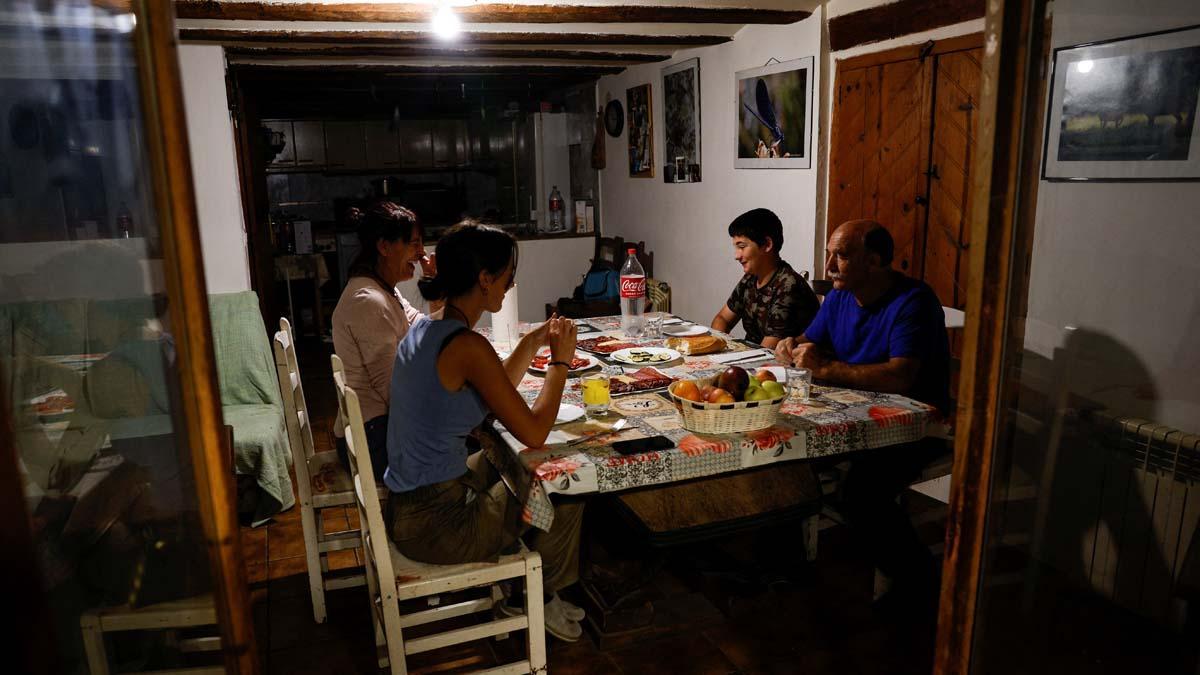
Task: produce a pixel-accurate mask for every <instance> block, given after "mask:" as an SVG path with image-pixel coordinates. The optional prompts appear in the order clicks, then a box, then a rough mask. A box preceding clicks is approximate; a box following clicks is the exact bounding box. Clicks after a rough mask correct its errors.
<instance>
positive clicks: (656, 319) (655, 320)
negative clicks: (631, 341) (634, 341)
mask: <svg viewBox="0 0 1200 675" xmlns="http://www.w3.org/2000/svg"><path fill="white" fill-rule="evenodd" d="M666 318H667V313H666V312H646V329H645V331H646V332H645V335H646V337H652V338H661V337H662V336H663V332H662V329H663V321H664V320H665V319H666Z"/></svg>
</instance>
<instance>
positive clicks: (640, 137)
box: [625, 84, 654, 178]
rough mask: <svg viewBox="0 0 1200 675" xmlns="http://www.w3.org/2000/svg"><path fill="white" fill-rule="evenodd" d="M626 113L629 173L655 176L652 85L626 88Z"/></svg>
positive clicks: (645, 176) (647, 176)
mask: <svg viewBox="0 0 1200 675" xmlns="http://www.w3.org/2000/svg"><path fill="white" fill-rule="evenodd" d="M625 114H626V116H627V118H628V120H627V124H628V125H629V175H630V176H631V177H634V178H653V177H654V126H653V119H654V115H653V111H652V110H651V106H650V85H649V84H642V85H638V86H636V87H632V88H630V89H626V90H625Z"/></svg>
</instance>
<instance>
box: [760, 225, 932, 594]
mask: <svg viewBox="0 0 1200 675" xmlns="http://www.w3.org/2000/svg"><path fill="white" fill-rule="evenodd" d="M894 248H895V244H894V243H893V241H892V236H891V235H890V234H889V233H888V231H887V230H886V229H885V228H884V227H883V226H882V225H880V224H879V223H876V222H874V221H870V220H853V221H850V222H847V223H843V224H842V225H841V226H840V227H838V228H837V230H835V231H834V233H833V235H832V236H831V237H830V238H829V246H828V247H827V249H826V261H825V270H826V274H827V276H828V277H829V278H830V279H831V280H832V281H833V290H832V291H831V292H830V293H829V294H828V295H827V296H826V297H825V302H824V303H823V304H822V305H821V309H820V310H819V311H818V312H817V315H816V317H814V318H813V320H812V323H811V324H809V326H808V328H807V329H806V330H805V331H804V333H803V334H801V335H800V336H798V337H794V338H787V339H785V340H782V341H780V343H779V344H778V345H777V346H776V356H777V357H778V358H779V360H781V361H782V362H784V363H795V364H796V365H797V366H800V367H802V368H808V369H809V370H810V371H812V374H813V377H814V378H815V379H817V380H823V381H825V382H827V383H830V384H835V385H838V386H842V387H849V388H851V389H861V390H866V391H879V392H887V393H895V394H902V395H904V396H908V397H909V398H913V399H916V400H918V401H922V402H924V403H928V404H930V405H932V406H935V407H936V408H937V409H938V410H939V411H940V412H942V413H943V414H947V413H949V407H950V343H949V339H948V337H947V335H946V319H945V314H944V312H943V311H942V304H941V302H939V301H938V298H937V295H935V294H934V292H933V289H931V288H930V287H929V286H928V285H926V284H925V283H924V282H922V281H919V280H917V279H913V278H911V277H908V276H906V275H904V274H901V273H900V272H897V271H895V270H893V269H892V267H891V264H892V255H893V252H894ZM943 448H944V445H942V444H941V443H940V442H936V441H933V440H932V439H926V440H925V441H918V442H917V443H912V444H909V445H906V446H893V447H889V448H882V449H880V450H877V451H873V452H868V453H865V454H864V455H863V456H861V457H856V458H855V459H854V463H853V466H852V468H851V470H850V472H849V474H847V476H846V481H845V485H844V486H843V487H844V497H845V504H844V509H845V511H846V516H847V517H848V518H849V519H850V521H851V523H852V524H853V525H854V526H855V529H856V530H857V531H858V534H859V538H860V539H861V540H862V543H863V544H864V546H865V547H866V548H867V550H868V551H869V552H870V553H871V556H872V558H873V559H874V560H873V562H874V563H875V565H876V567H878V568H879V569H880V570H881V571H882V572H883V573H884V574H886V575H888V576H889V577H890V578H891V580H892V584H893V592H894V593H895V594H896V595H895V596H893V597H896V598H897V599H898V600H899V599H904V600H909V599H926V600H927V599H929V594H930V593H935V592H936V585H935V584H934V583H933V582H934V580H935V578H936V577H935V571H934V567H933V561H932V559H931V557H930V555H929V551H928V550H927V549H926V548H925V546H924V545H923V544H921V541H920V539H918V537H917V535H916V532H915V531H914V530H913V526H912V523H911V522H910V521H909V519H908V516H907V515H906V514H905V512H904V510H903V509H902V508H900V507H899V505H897V504H896V502H895V498H896V495H898V494H899V493H900V491H901V490H904V489H905V488H906V487H907V486H908V485H909V484H910V483H911V482H912V481H913V480H915V479H916V478H917V477H918V476H919V475H920V472H921V469H922V468H924V466H925V465H926V464H928V463H929V462H930V461H931V460H932V459H933V458H934V457H935V456H936V455H937V454H938V453H939V452H941V451H942V450H943ZM889 595H892V593H889ZM933 597H934V598H936V595H934V596H933Z"/></svg>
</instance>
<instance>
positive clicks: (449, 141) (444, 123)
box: [430, 120, 455, 168]
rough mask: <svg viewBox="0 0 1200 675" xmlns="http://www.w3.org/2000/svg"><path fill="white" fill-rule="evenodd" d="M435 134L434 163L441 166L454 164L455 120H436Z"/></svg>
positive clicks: (434, 123)
mask: <svg viewBox="0 0 1200 675" xmlns="http://www.w3.org/2000/svg"><path fill="white" fill-rule="evenodd" d="M430 131H431V132H432V134H433V165H434V166H436V167H439V168H444V167H448V166H454V164H455V158H454V120H435V121H434V122H433V123H432V125H431V128H430Z"/></svg>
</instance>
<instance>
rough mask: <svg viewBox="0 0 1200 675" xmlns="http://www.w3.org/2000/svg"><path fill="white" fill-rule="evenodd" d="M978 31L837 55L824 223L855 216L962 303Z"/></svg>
mask: <svg viewBox="0 0 1200 675" xmlns="http://www.w3.org/2000/svg"><path fill="white" fill-rule="evenodd" d="M980 42H981V38H980V36H978V35H970V36H964V37H961V38H950V39H948V40H943V41H941V42H937V43H934V42H929V43H926V44H925V45H917V46H912V47H902V48H900V49H895V50H890V51H886V52H881V53H878V54H868V55H865V56H861V57H856V58H854V59H847V60H844V61H840V62H839V63H838V67H837V85H836V87H835V95H834V111H833V133H832V139H831V144H830V145H831V148H832V150H831V154H830V162H829V167H830V169H829V170H830V174H829V185H830V191H829V193H830V194H829V207H828V229H827V231H828V232H831V231H832V230H833V229H834V228H836V227H837V226H838V225H839V224H841V223H843V222H845V221H847V220H854V219H860V218H868V219H872V220H876V221H878V222H880V223H881V224H883V226H884V227H886V228H887V229H888V231H889V232H891V234H892V238H893V239H894V240H895V242H896V256H895V261H894V262H893V265H894V267H895V268H896V269H898V270H900V271H902V272H904V273H905V274H908V275H910V276H913V277H915V278H918V279H922V280H924V281H925V282H926V283H928V284H929V285H930V286H931V287H932V288H933V290H934V292H936V293H937V296H938V299H940V300H941V301H942V304H943V305H946V306H950V307H955V308H958V309H962V308H963V307H964V292H965V288H966V258H965V256H964V255H963V254H964V252H965V250H966V245H967V242H966V236H967V235H966V232H967V223H966V215H965V214H966V213H967V212H968V208H969V204H968V203H967V192H968V186H969V184H970V175H969V167H970V161H969V157H970V153H971V151H972V149H973V147H974V144H975V143H974V138H975V133H976V128H977V124H976V121H975V118H976V115H975V114H974V109H975V102H976V101H977V100H978V98H979V73H980V60H981V58H982V56H981V52H982V50H981V48H980Z"/></svg>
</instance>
